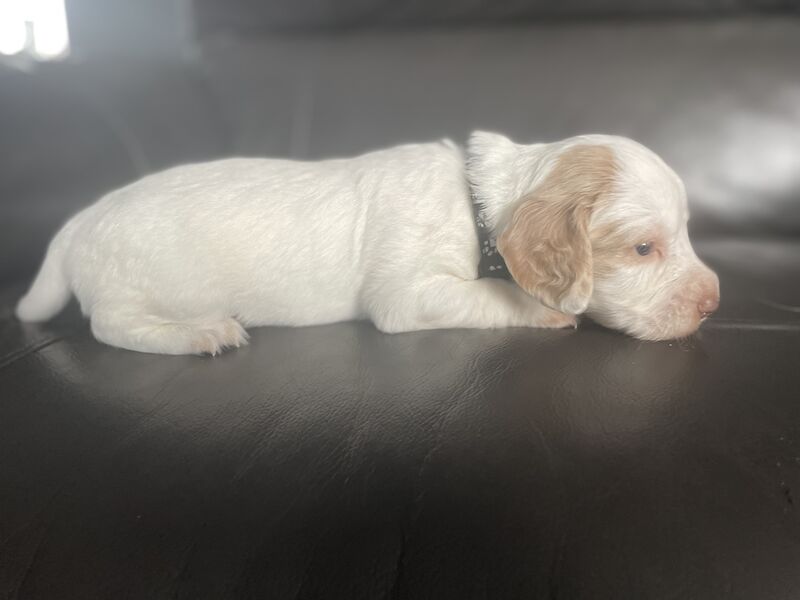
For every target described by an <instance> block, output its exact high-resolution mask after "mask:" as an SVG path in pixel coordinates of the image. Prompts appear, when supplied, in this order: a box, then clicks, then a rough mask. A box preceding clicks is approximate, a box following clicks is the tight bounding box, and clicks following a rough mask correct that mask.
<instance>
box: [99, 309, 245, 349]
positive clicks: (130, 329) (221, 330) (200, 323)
mask: <svg viewBox="0 0 800 600" xmlns="http://www.w3.org/2000/svg"><path fill="white" fill-rule="evenodd" d="M91 327H92V333H93V334H94V336H95V337H96V338H97V339H98V340H100V341H101V342H105V343H106V344H110V345H112V346H118V347H120V348H125V349H127V350H135V351H137V352H150V353H155V354H211V355H212V356H214V355H216V354H219V353H220V352H222V350H223V349H225V348H228V347H237V348H238V347H239V346H243V345H246V344H247V340H248V338H249V336H248V335H247V332H246V331H245V330H244V328H243V327H242V326H241V324H240V323H239V322H238V321H237V320H236V319H234V318H230V317H228V318H211V319H192V320H189V321H176V320H171V319H166V318H163V317H160V316H158V315H155V314H152V313H149V312H147V311H146V310H144V308H142V307H139V306H137V305H131V304H128V303H122V304H117V305H110V304H104V305H100V306H96V307H95V308H94V310H93V311H92V316H91Z"/></svg>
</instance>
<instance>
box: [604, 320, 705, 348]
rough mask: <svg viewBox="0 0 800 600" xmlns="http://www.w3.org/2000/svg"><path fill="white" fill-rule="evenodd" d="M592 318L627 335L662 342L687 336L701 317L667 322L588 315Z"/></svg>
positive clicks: (701, 321) (695, 331) (700, 321)
mask: <svg viewBox="0 0 800 600" xmlns="http://www.w3.org/2000/svg"><path fill="white" fill-rule="evenodd" d="M590 316H591V317H592V319H593V320H595V321H596V322H598V323H600V324H601V325H603V326H604V327H608V328H609V329H616V330H619V331H623V332H625V333H627V334H628V335H630V336H632V337H635V338H637V339H640V340H646V341H649V342H663V341H666V340H674V339H678V338H685V337H689V336H691V335H693V334H695V333H697V330H698V329H699V328H700V325H701V324H702V323H703V319H701V318H700V317H699V316H697V317H693V318H684V319H681V320H679V321H674V320H672V322H669V321H670V320H669V319H668V318H664V319H663V320H658V319H651V318H646V317H645V318H638V317H635V316H630V315H626V316H616V317H615V316H614V315H590Z"/></svg>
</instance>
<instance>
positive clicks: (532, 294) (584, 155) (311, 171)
mask: <svg viewBox="0 0 800 600" xmlns="http://www.w3.org/2000/svg"><path fill="white" fill-rule="evenodd" d="M465 154H466V155H465ZM473 200H477V202H478V203H479V205H480V206H482V218H483V219H484V220H485V223H486V226H487V228H488V230H489V231H490V232H491V233H492V234H493V236H494V237H496V239H497V248H498V249H499V251H500V254H502V256H503V257H504V258H505V261H506V263H507V265H508V270H509V271H510V272H511V274H512V275H513V277H514V280H515V281H516V283H514V282H513V281H506V280H502V279H497V278H478V264H479V260H480V257H481V251H480V249H479V244H478V237H477V235H476V224H475V216H474V214H473V207H472V201H473ZM688 218H689V213H688V209H687V204H686V193H685V191H684V188H683V184H682V183H681V181H680V179H679V178H678V177H677V175H675V173H674V172H673V171H672V170H670V169H669V167H667V166H666V165H665V164H664V163H663V162H662V161H661V160H660V159H659V158H658V157H657V156H655V155H654V154H653V153H652V152H650V151H648V150H647V149H646V148H644V147H642V146H640V145H639V144H637V143H636V142H633V141H631V140H628V139H625V138H619V137H613V136H602V135H590V136H579V137H575V138H570V139H567V140H564V141H561V142H556V143H552V144H536V145H530V146H525V145H517V144H514V143H513V142H511V141H510V140H508V139H507V138H505V137H503V136H500V135H497V134H492V133H484V132H476V133H474V134H473V135H472V137H471V138H470V141H469V144H468V146H467V150H466V153H463V152H462V150H461V149H460V148H458V147H457V146H455V145H454V144H452V143H450V142H447V141H444V142H441V143H431V144H419V145H406V146H399V147H396V148H390V149H388V150H381V151H377V152H372V153H369V154H365V155H363V156H359V157H356V158H351V159H345V160H326V161H321V162H294V161H286V160H271V159H243V158H238V159H230V160H223V161H218V162H212V163H207V164H197V165H187V166H181V167H176V168H173V169H170V170H168V171H165V172H163V173H158V174H155V175H151V176H148V177H145V178H144V179H142V180H140V181H137V182H135V183H133V184H131V185H129V186H127V187H124V188H122V189H120V190H117V191H114V192H111V193H110V194H108V195H107V196H105V197H104V198H102V199H101V200H100V201H98V202H97V203H96V204H94V205H92V206H90V207H88V208H86V209H85V210H83V211H82V212H80V213H79V214H77V215H76V216H75V217H73V218H72V219H71V220H70V221H69V222H68V223H67V224H66V225H65V226H64V227H63V228H62V229H61V231H59V233H58V234H57V235H56V236H55V238H54V239H53V241H52V242H51V244H50V248H49V250H48V252H47V256H46V258H45V260H44V264H43V266H42V268H41V271H40V272H39V274H38V276H37V277H36V280H35V281H34V283H33V286H32V287H31V289H30V291H29V292H28V294H27V295H26V296H25V297H24V298H22V300H21V301H20V302H19V305H18V306H17V315H18V316H19V318H20V319H22V320H24V321H39V320H44V319H48V318H50V317H52V316H53V315H54V314H56V313H57V312H58V311H59V310H61V309H62V308H63V306H64V305H65V304H66V302H67V301H68V299H69V297H70V294H71V293H74V294H75V296H77V298H78V300H79V302H80V305H81V308H82V310H83V312H84V314H86V315H87V316H89V317H91V327H92V331H93V333H94V335H95V336H96V337H97V339H99V340H101V341H103V342H106V343H108V344H112V345H114V346H120V347H123V348H129V349H131V350H139V351H142V352H160V353H166V354H187V353H210V354H215V353H217V352H219V351H220V350H221V349H222V348H224V347H227V346H239V345H241V344H244V343H246V341H247V333H246V332H245V330H244V327H247V326H253V325H313V324H317V323H330V322H334V321H343V320H349V319H362V318H369V319H371V320H372V321H373V323H374V324H375V325H376V326H377V327H378V329H380V330H381V331H385V332H401V331H412V330H417V329H432V328H448V327H481V328H486V327H509V326H525V327H564V326H568V325H574V324H575V317H576V315H580V314H582V313H588V314H589V315H591V316H592V317H593V318H594V319H595V320H597V321H599V322H600V323H603V324H605V325H607V326H609V327H612V328H617V329H621V330H623V331H625V332H628V333H630V334H632V335H634V336H637V337H640V338H644V339H653V340H658V339H665V338H672V337H679V336H685V335H688V334H690V333H692V332H694V331H695V330H696V329H697V327H698V326H699V324H700V322H701V321H702V320H703V318H704V317H706V316H707V315H708V314H710V313H711V312H713V311H714V310H715V309H716V308H717V305H718V301H719V287H718V281H717V277H716V275H714V273H712V272H711V271H710V270H709V269H708V268H707V267H705V266H704V265H703V264H702V263H701V262H700V261H699V260H698V258H697V257H696V255H695V253H694V251H693V250H692V247H691V245H690V243H689V238H688V235H687V230H686V222H687V220H688Z"/></svg>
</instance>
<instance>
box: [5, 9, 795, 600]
mask: <svg viewBox="0 0 800 600" xmlns="http://www.w3.org/2000/svg"><path fill="white" fill-rule="evenodd" d="M306 4H308V3H306ZM312 4H313V3H312ZM320 4H322V3H320ZM510 4H511V5H514V3H510ZM522 4H524V3H522ZM623 4H624V3H623ZM712 4H713V3H712ZM754 4H758V3H754ZM763 4H765V5H766V4H770V3H763ZM779 4H781V3H772V4H770V8H772V9H774V10H777V9H779V8H781V7H784V8H785V3H784V4H783V5H781V6H778V5H779ZM198 6H199V11H200V12H199V17H198V22H199V23H200V24H201V25H202V27H201V28H200V30H201V32H202V34H203V36H202V44H201V45H200V46H199V50H200V53H199V56H195V57H194V58H190V59H186V60H179V61H172V62H165V61H156V60H152V59H148V60H143V61H136V60H133V61H127V62H126V61H119V60H113V61H111V60H104V59H103V58H102V57H94V58H92V59H91V60H87V61H84V62H72V63H65V64H54V65H48V66H46V67H44V68H39V69H35V70H33V71H30V72H20V71H12V70H11V69H8V68H0V131H2V135H0V146H2V156H3V160H2V164H0V256H1V257H2V263H1V264H0V596H1V597H3V598H8V599H19V600H28V599H50V598H58V599H62V600H66V599H70V598H76V599H78V598H80V599H82V600H86V599H89V598H115V599H121V598H137V599H138V598H148V599H155V598H192V599H200V598H215V599H218V598H276V599H277V598H298V599H300V598H309V599H311V598H348V599H356V598H370V599H371V598H387V599H392V600H400V599H406V598H408V599H417V598H436V599H442V598H454V599H471V598H491V599H500V598H514V599H516V598H553V599H555V598H569V599H577V598H587V599H588V598H591V599H595V600H596V599H604V598H608V599H612V598H614V599H620V598H637V599H645V598H653V599H667V598H703V599H713V598H743V599H744V598H757V599H759V600H766V599H772V598H774V599H778V598H794V597H797V596H798V594H800V592H798V590H800V238H799V237H798V234H800V69H798V65H800V20H798V18H797V16H796V15H795V14H794V13H791V12H781V13H774V14H773V13H770V14H752V13H751V12H748V13H736V14H726V15H721V16H720V15H717V16H714V15H713V14H706V13H703V14H697V15H694V16H693V15H691V14H689V15H686V14H683V13H681V15H679V16H674V17H672V18H668V19H655V18H653V17H652V15H650V16H649V17H648V16H647V15H637V16H636V18H632V17H631V18H611V17H609V16H606V18H603V19H588V18H576V19H573V18H569V17H571V16H574V15H571V14H564V15H556V16H555V17H554V16H553V15H549V16H548V15H545V16H544V17H541V18H537V15H530V14H526V15H518V16H519V19H522V17H523V16H524V17H525V20H524V22H514V23H508V22H506V23H495V22H493V23H492V24H491V25H486V24H484V23H482V22H481V21H480V20H477V19H472V20H470V19H466V20H465V22H464V23H461V25H460V26H459V27H445V26H443V25H442V20H443V19H445V18H446V17H448V15H447V14H445V15H444V16H442V17H441V18H438V20H434V21H432V22H421V23H416V22H411V23H410V24H409V23H405V22H403V23H400V25H402V27H401V26H397V27H391V25H392V23H388V25H387V24H386V23H381V26H382V27H383V29H374V28H372V29H370V28H364V27H361V26H356V25H357V24H356V25H354V24H353V23H349V24H347V25H348V26H347V27H344V28H342V27H341V25H342V24H341V23H327V22H326V21H325V20H322V21H321V22H317V21H315V22H314V23H313V24H314V27H313V28H306V29H303V28H299V29H300V30H297V29H298V28H297V27H294V26H295V25H296V24H297V23H296V22H295V21H291V22H289V23H288V24H282V25H281V27H279V28H277V29H280V31H275V30H272V31H262V30H258V31H255V32H254V31H251V30H249V29H248V30H247V31H246V33H241V32H242V31H244V29H242V28H241V24H242V23H244V24H247V25H252V20H257V19H264V18H266V17H264V15H263V14H260V13H259V12H258V11H257V10H256V12H255V13H254V14H253V16H252V20H248V19H247V18H241V17H240V18H239V20H238V21H235V22H226V23H225V25H226V26H225V27H221V28H219V29H216V30H215V28H214V26H213V25H214V23H215V22H219V19H218V17H215V14H216V13H214V11H212V10H210V9H209V8H208V7H209V6H212V3H208V2H200V3H198ZM231 6H236V7H239V8H241V9H242V10H245V8H246V7H247V6H255V4H253V3H250V5H248V4H247V3H244V2H238V3H232V4H231ZM203 7H205V9H203ZM512 8H513V6H512ZM623 8H624V7H623ZM712 8H713V6H712ZM231 10H232V9H231ZM409 10H410V9H409ZM509 10H511V9H509ZM511 13H512V16H513V14H514V11H513V10H511ZM222 14H228V13H225V12H224V11H223V13H222ZM315 14H317V13H315ZM614 14H616V13H614ZM612 16H613V15H612ZM301 17H302V15H301ZM495 17H497V19H495V20H498V19H499V20H502V19H506V18H507V17H508V15H506V14H505V13H503V14H502V15H499V17H498V16H497V15H495ZM501 17H502V19H501ZM545 17H546V18H545ZM556 17H557V18H556ZM298 18H300V17H298ZM215 19H217V20H216V21H215ZM356 21H358V20H356ZM362 21H363V19H362ZM412 21H413V20H412ZM301 22H302V21H301ZM358 22H360V21H358ZM284 25H285V26H284ZM334 25H336V26H339V28H338V29H335V30H332V29H331V27H333V26H334ZM237 27H238V28H239V29H237ZM237 32H238V33H237ZM472 129H492V130H497V131H502V132H504V133H507V134H509V135H510V136H511V137H513V138H515V139H516V140H518V141H545V140H553V139H558V138H562V137H566V136H569V135H573V134H576V133H585V132H605V133H614V134H621V135H627V136H630V137H633V138H635V139H637V140H639V141H641V142H643V143H644V144H646V145H648V146H650V147H651V148H652V149H654V150H655V151H656V152H658V153H659V154H661V155H662V156H663V157H664V158H665V159H666V160H667V162H669V163H670V164H672V165H673V166H674V168H675V169H676V170H677V171H678V173H679V174H680V175H681V176H682V177H683V178H684V180H685V181H686V184H687V188H688V190H689V194H690V202H691V206H692V211H693V215H694V216H693V220H692V227H691V231H692V235H693V238H694V240H695V246H696V249H697V251H698V254H699V255H700V256H701V257H702V258H703V259H704V260H705V261H706V262H707V263H708V264H709V265H710V266H712V267H713V268H714V269H715V270H716V271H717V273H718V274H719V276H720V280H721V291H722V303H721V308H720V310H719V312H718V313H717V314H716V315H715V316H714V317H713V318H712V319H711V320H709V321H708V322H707V323H706V324H704V325H703V327H702V329H701V331H700V332H699V333H698V334H697V335H695V336H693V337H691V338H689V339H685V340H679V341H673V342H662V343H648V342H641V341H637V340H634V339H631V338H629V337H626V336H624V335H621V334H619V333H615V332H612V331H609V330H606V329H603V328H601V327H599V326H597V325H594V324H592V323H591V322H589V321H588V320H587V321H584V322H583V323H582V324H581V326H580V327H579V329H577V330H575V331H545V330H526V329H508V330H492V331H471V330H447V331H426V332H419V333H409V334H401V335H384V334H381V333H379V332H377V331H376V330H375V329H374V328H373V327H372V326H371V325H370V324H368V323H361V322H357V323H340V324H334V325H327V326H321V327H309V328H302V329H291V328H279V327H271V328H261V329H256V330H253V331H252V339H251V343H250V345H249V346H248V347H246V348H242V349H239V350H236V351H232V352H228V353H226V354H223V355H222V356H219V357H217V358H204V357H165V356H155V355H147V354H138V353H133V352H127V351H124V350H118V349H115V348H110V347H107V346H104V345H101V344H99V343H97V342H96V341H95V340H94V339H93V338H92V336H91V333H90V331H89V328H88V325H87V323H86V322H85V321H84V320H82V318H81V317H80V315H79V312H78V310H77V307H76V306H74V305H71V306H70V307H69V309H68V310H67V311H66V312H64V313H63V314H62V315H60V316H58V317H57V318H56V319H54V320H53V321H52V322H49V323H45V324H40V325H23V324H21V323H19V322H17V321H16V320H15V319H14V317H13V312H12V311H13V306H14V303H15V301H16V299H17V298H18V297H19V295H20V294H21V293H22V291H23V290H24V288H25V285H26V284H27V283H28V281H29V279H30V277H31V276H32V274H33V272H34V271H35V269H36V267H37V266H38V263H39V261H40V260H41V258H42V256H43V253H44V249H45V246H46V243H47V240H48V239H49V237H50V236H51V235H52V233H53V232H54V231H55V229H56V228H57V227H58V225H59V223H60V222H62V221H63V219H64V218H66V216H67V215H69V214H70V213H72V212H74V211H75V210H77V209H78V208H79V207H80V206H83V205H85V204H87V203H89V202H91V201H93V200H94V199H95V198H96V197H97V196H98V195H100V194H101V193H103V192H104V191H106V190H108V189H111V188H113V187H115V186H118V185H121V184H124V183H125V182H127V181H130V180H132V179H134V178H136V177H138V176H140V175H142V174H144V173H146V172H150V171H153V170H157V169H160V168H164V167H166V166H169V165H171V164H175V163H179V162H189V161H196V160H206V159H210V158H214V157H218V156H226V155H232V154H242V155H272V156H286V157H293V158H319V157H326V156H337V155H338V156H341V155H348V154H353V153H357V152H362V151H365V150H368V149H372V148H377V147H381V146H385V145H390V144H395V143H400V142H404V141H411V140H429V139H436V138H439V137H444V136H446V137H450V138H452V139H454V140H456V141H459V142H463V141H464V140H465V138H466V135H467V134H468V132H469V131H470V130H472Z"/></svg>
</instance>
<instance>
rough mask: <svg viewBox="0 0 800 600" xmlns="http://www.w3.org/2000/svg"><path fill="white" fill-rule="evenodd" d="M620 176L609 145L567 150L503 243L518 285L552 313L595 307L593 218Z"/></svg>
mask: <svg viewBox="0 0 800 600" xmlns="http://www.w3.org/2000/svg"><path fill="white" fill-rule="evenodd" d="M616 171H617V167H616V163H615V160H614V154H613V152H612V151H611V149H610V148H609V147H607V146H601V145H580V146H573V147H572V148H569V149H567V150H565V151H564V152H563V153H562V154H561V156H559V158H558V160H557V161H556V164H555V165H554V166H553V168H552V170H551V172H550V173H548V175H547V176H546V177H545V179H544V181H543V182H542V183H541V184H539V185H538V186H537V187H536V189H534V190H533V192H532V193H530V194H529V195H527V196H526V197H525V198H523V199H522V201H521V203H520V204H519V206H518V207H517V209H516V210H515V212H514V214H513V216H512V218H511V222H510V223H509V225H508V226H507V227H506V228H505V230H504V231H503V233H502V235H500V237H499V238H498V240H497V248H498V250H499V251H500V254H501V255H502V256H503V258H504V259H505V261H506V264H507V265H508V269H509V271H510V272H511V274H512V275H513V276H514V279H515V280H516V282H517V284H519V286H520V287H522V288H523V289H524V290H525V291H526V292H528V293H529V294H531V295H532V296H535V297H536V298H538V299H539V300H540V301H542V302H543V303H544V304H546V305H547V306H550V307H551V308H554V309H556V310H559V311H561V312H564V313H567V314H580V313H582V312H584V311H585V310H586V308H587V307H588V305H589V299H590V298H591V296H592V287H593V282H592V245H591V241H590V239H589V219H590V217H591V214H592V211H593V210H594V208H595V206H596V205H597V204H598V203H599V202H601V201H602V199H603V198H604V197H605V196H607V195H608V194H609V193H610V191H611V189H612V187H613V184H614V179H615V175H616Z"/></svg>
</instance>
